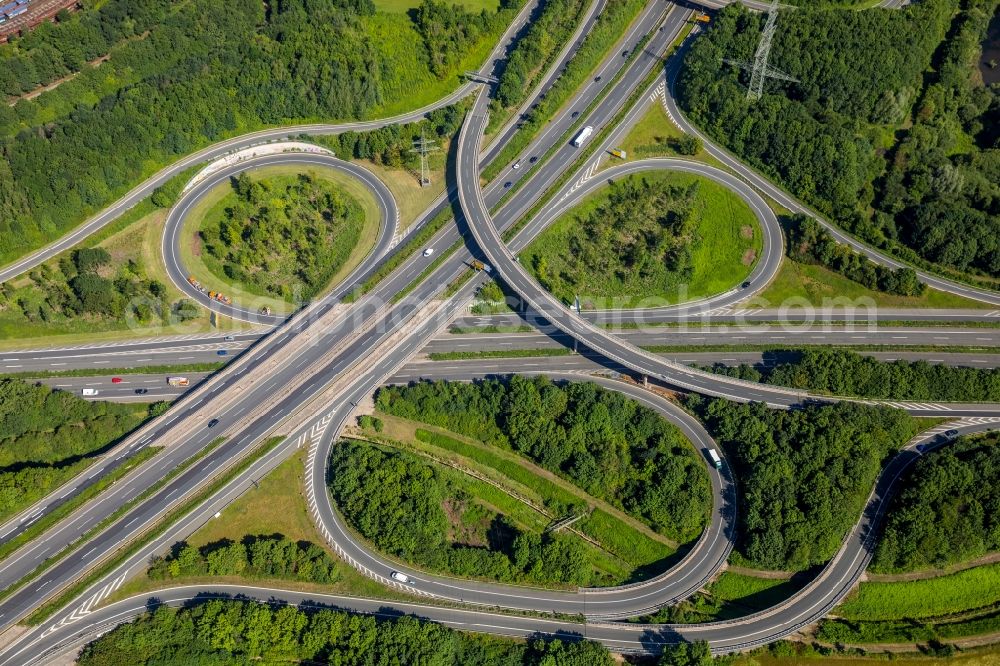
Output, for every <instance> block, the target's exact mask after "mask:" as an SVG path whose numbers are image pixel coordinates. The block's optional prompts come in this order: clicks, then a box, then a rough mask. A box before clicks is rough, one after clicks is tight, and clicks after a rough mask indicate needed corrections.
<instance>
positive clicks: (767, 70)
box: [722, 0, 799, 102]
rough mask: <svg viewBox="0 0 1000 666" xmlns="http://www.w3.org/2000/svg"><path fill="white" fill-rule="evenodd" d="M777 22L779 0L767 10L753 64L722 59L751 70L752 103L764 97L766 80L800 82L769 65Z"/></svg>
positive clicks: (748, 91)
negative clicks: (768, 60)
mask: <svg viewBox="0 0 1000 666" xmlns="http://www.w3.org/2000/svg"><path fill="white" fill-rule="evenodd" d="M777 21H778V0H771V5H770V6H769V7H768V8H767V20H766V21H765V22H764V32H763V34H761V36H760V42H759V43H758V44H757V51H756V52H755V53H754V55H753V64H750V63H746V62H740V61H738V60H730V59H729V58H723V59H722V60H723V62H727V63H729V64H730V65H735V66H736V67H740V68H742V69H748V70H750V87H749V88H747V99H748V100H750V101H751V102H756V101H757V100H759V99H760V98H761V97H763V96H764V79H767V78H771V79H779V80H781V81H791V82H793V83H798V82H799V80H798V79H796V78H795V77H793V76H789V75H788V74H785V73H784V72H782V71H781V70H778V69H775V68H773V67H770V66H769V65H768V64H767V59H768V57H770V55H771V42H772V41H773V40H774V31H775V30H776V29H777Z"/></svg>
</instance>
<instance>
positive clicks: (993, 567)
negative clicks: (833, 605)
mask: <svg viewBox="0 0 1000 666" xmlns="http://www.w3.org/2000/svg"><path fill="white" fill-rule="evenodd" d="M996 603H1000V564H990V565H986V566H982V567H975V568H973V569H966V570H965V571H959V572H958V573H954V574H951V575H948V576H940V577H937V578H927V579H924V580H913V581H902V582H893V583H861V586H860V587H859V588H858V590H857V592H855V593H853V594H852V595H851V596H850V597H848V599H847V600H846V601H845V602H844V603H843V604H841V605H840V606H839V607H838V608H837V609H836V611H835V614H836V615H838V616H840V617H843V618H847V619H850V620H897V619H902V618H926V617H937V616H942V615H948V614H950V613H959V612H962V611H966V610H970V609H975V608H983V607H986V606H990V605H992V604H996Z"/></svg>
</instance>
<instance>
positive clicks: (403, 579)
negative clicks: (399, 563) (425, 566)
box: [389, 571, 410, 583]
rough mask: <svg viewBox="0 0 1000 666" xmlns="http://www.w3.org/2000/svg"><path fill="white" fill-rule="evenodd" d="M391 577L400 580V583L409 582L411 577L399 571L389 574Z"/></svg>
mask: <svg viewBox="0 0 1000 666" xmlns="http://www.w3.org/2000/svg"><path fill="white" fill-rule="evenodd" d="M389 578H391V579H393V580H398V581H399V582H400V583H409V582H410V577H409V576H407V575H406V574H405V573H402V572H399V571H393V572H392V573H391V574H389Z"/></svg>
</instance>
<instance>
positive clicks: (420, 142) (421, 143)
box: [410, 130, 438, 187]
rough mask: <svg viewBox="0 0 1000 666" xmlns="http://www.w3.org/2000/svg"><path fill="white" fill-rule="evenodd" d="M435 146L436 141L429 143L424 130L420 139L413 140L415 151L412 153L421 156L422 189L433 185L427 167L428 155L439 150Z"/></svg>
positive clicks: (421, 131)
mask: <svg viewBox="0 0 1000 666" xmlns="http://www.w3.org/2000/svg"><path fill="white" fill-rule="evenodd" d="M434 144H435V142H434V141H428V140H427V139H426V138H424V131H423V130H420V138H419V139H414V140H413V150H411V151H410V152H411V153H417V154H418V155H420V187H427V186H428V185H430V184H431V170H430V168H428V166H427V154H428V153H432V152H434V151H435V150H438V148H437V147H436V146H435V145H434Z"/></svg>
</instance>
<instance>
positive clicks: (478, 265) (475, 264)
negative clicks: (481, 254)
mask: <svg viewBox="0 0 1000 666" xmlns="http://www.w3.org/2000/svg"><path fill="white" fill-rule="evenodd" d="M469 267H470V268H472V270H474V271H484V272H486V273H492V272H493V267H492V266H490V265H489V264H484V263H483V262H481V261H479V260H478V259H473V261H472V263H471V264H469Z"/></svg>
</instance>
